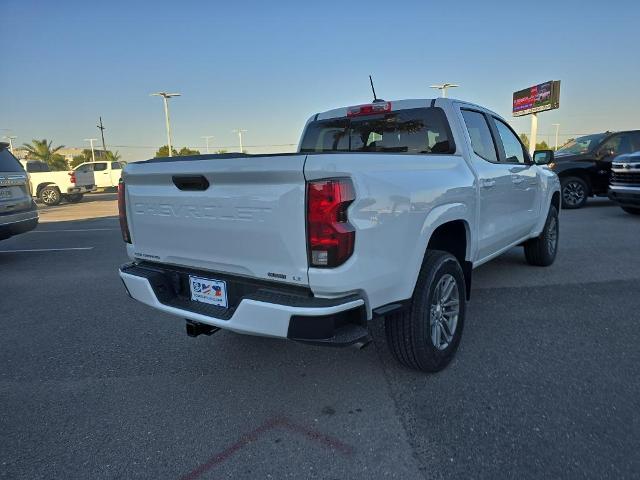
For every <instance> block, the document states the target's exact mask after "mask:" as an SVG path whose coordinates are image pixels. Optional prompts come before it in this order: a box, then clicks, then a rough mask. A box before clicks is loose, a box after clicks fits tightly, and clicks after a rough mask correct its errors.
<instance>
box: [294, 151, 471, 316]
mask: <svg viewBox="0 0 640 480" xmlns="http://www.w3.org/2000/svg"><path fill="white" fill-rule="evenodd" d="M305 176H306V178H307V180H314V179H318V178H325V177H331V176H337V177H340V176H350V177H351V178H352V180H353V183H354V187H355V190H356V200H355V201H354V203H353V204H352V205H351V206H350V207H349V219H350V222H351V223H352V224H353V225H354V226H355V228H356V243H355V253H354V255H353V257H352V258H350V259H349V260H348V261H347V263H346V264H345V265H343V266H341V267H338V268H335V269H320V268H310V269H309V284H310V286H311V288H312V290H313V292H314V294H316V295H319V296H335V295H340V294H343V293H344V292H349V291H362V292H363V293H364V294H365V296H366V297H367V298H368V300H369V303H370V305H371V308H375V307H378V306H380V305H384V304H386V303H390V302H393V301H397V300H404V299H407V298H409V297H410V296H411V294H412V292H413V287H414V285H415V280H416V278H417V274H418V268H417V267H419V266H420V264H421V263H422V259H423V258H424V252H425V250H426V247H427V243H428V238H429V237H430V236H431V233H432V232H433V230H435V228H437V227H438V226H439V225H441V224H442V223H444V222H445V221H447V220H449V219H452V220H456V219H463V220H465V221H466V222H468V223H471V222H472V221H473V212H474V210H475V208H474V206H475V188H474V186H473V185H474V177H473V175H472V174H471V172H469V169H468V168H467V165H466V163H465V161H464V159H463V158H462V156H455V155H402V154H395V155H393V154H368V153H363V154H356V153H349V154H333V155H309V157H308V158H307V163H306V165H305ZM450 209H454V210H456V209H457V211H456V212H455V215H449V214H450V213H451V210H450Z"/></svg>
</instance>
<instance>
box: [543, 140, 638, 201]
mask: <svg viewBox="0 0 640 480" xmlns="http://www.w3.org/2000/svg"><path fill="white" fill-rule="evenodd" d="M637 150H640V130H631V131H627V132H605V133H594V134H593V135H585V136H584V137H578V138H576V139H575V140H572V141H571V142H569V143H567V144H566V145H564V146H563V147H562V148H560V149H558V151H556V152H555V155H554V161H553V163H552V164H551V165H549V166H550V167H551V168H552V169H553V171H554V172H556V173H557V174H558V177H560V182H561V184H562V207H563V208H580V207H582V206H584V204H585V203H587V198H588V197H590V196H594V195H607V191H608V188H609V177H610V174H611V161H612V160H613V159H614V158H615V157H616V156H618V155H621V154H624V153H631V152H635V151H637Z"/></svg>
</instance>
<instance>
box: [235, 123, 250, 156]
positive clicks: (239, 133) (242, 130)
mask: <svg viewBox="0 0 640 480" xmlns="http://www.w3.org/2000/svg"><path fill="white" fill-rule="evenodd" d="M233 133H237V134H238V139H239V140H240V153H242V134H243V133H247V131H246V130H244V129H242V128H236V129H235V130H234V131H233Z"/></svg>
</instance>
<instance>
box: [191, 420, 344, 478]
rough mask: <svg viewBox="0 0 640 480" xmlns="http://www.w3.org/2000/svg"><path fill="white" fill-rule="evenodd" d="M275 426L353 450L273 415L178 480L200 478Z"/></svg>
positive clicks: (323, 443)
mask: <svg viewBox="0 0 640 480" xmlns="http://www.w3.org/2000/svg"><path fill="white" fill-rule="evenodd" d="M276 428H282V429H285V430H289V431H290V432H294V433H298V434H301V435H303V436H305V437H307V438H308V439H309V440H313V441H314V442H317V443H319V444H321V445H323V446H324V447H326V448H329V449H332V450H336V451H338V452H340V453H342V454H343V455H347V456H350V455H352V454H353V451H354V450H353V447H352V446H351V445H348V444H346V443H344V442H342V441H340V440H338V439H337V438H334V437H331V436H329V435H325V434H324V433H321V432H319V431H317V430H313V429H310V428H307V427H304V426H302V425H298V424H296V423H293V422H292V421H291V420H289V419H288V418H286V417H275V418H272V419H271V420H267V421H266V422H265V423H263V424H262V425H260V426H259V427H258V428H256V429H255V430H252V431H251V432H249V433H247V434H245V435H243V436H242V437H240V439H239V440H238V441H237V442H235V443H234V444H233V445H231V446H230V447H227V448H226V449H224V450H223V451H221V452H220V453H217V454H216V455H214V456H213V457H211V458H210V459H209V460H207V461H206V462H205V463H203V464H202V465H200V466H198V467H196V468H195V469H194V470H192V471H191V472H189V473H187V474H186V475H183V476H182V477H180V480H195V479H197V478H200V477H201V476H202V475H203V474H205V473H207V472H208V471H209V470H211V469H212V468H214V467H216V466H217V465H219V464H221V463H223V462H224V461H226V460H228V459H229V458H231V457H232V456H233V455H234V454H235V453H236V452H238V450H241V449H242V448H244V447H246V446H247V445H249V444H250V443H253V442H255V441H256V440H258V439H259V438H260V437H261V436H262V435H263V434H265V433H267V432H268V431H270V430H274V429H276Z"/></svg>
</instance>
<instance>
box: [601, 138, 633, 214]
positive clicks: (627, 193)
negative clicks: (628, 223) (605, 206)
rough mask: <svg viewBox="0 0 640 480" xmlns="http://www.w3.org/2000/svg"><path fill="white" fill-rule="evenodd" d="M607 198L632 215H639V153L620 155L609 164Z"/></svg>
mask: <svg viewBox="0 0 640 480" xmlns="http://www.w3.org/2000/svg"><path fill="white" fill-rule="evenodd" d="M609 198H610V199H611V200H613V201H614V202H615V203H617V204H618V205H620V207H622V209H623V210H624V211H625V212H627V213H631V214H632V215H640V151H639V152H635V153H630V154H628V155H620V156H618V157H616V158H615V160H614V161H613V163H612V164H611V184H610V185H609Z"/></svg>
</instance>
